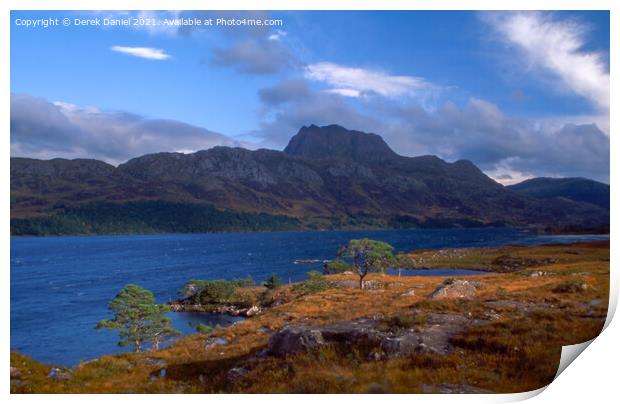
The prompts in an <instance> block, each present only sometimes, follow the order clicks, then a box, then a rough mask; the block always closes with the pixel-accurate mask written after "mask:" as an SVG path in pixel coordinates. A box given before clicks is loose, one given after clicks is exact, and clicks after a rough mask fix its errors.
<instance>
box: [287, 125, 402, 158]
mask: <svg viewBox="0 0 620 404" xmlns="http://www.w3.org/2000/svg"><path fill="white" fill-rule="evenodd" d="M284 152H285V153H287V154H290V155H292V156H300V157H305V158H307V159H325V158H330V159H341V160H352V161H357V162H361V163H364V164H367V163H369V162H370V163H378V162H381V161H389V160H394V159H396V158H398V155H397V154H396V153H394V152H393V151H392V149H390V146H388V145H387V143H385V141H384V140H383V138H381V136H379V135H375V134H372V133H364V132H359V131H355V130H347V129H345V128H343V127H342V126H338V125H329V126H324V127H318V126H316V125H310V126H309V127H306V126H304V127H302V128H301V130H300V131H299V133H297V134H296V135H295V136H293V138H292V139H291V140H290V142H289V144H288V146H286V148H285V149H284Z"/></svg>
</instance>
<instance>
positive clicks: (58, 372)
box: [47, 368, 72, 380]
mask: <svg viewBox="0 0 620 404" xmlns="http://www.w3.org/2000/svg"><path fill="white" fill-rule="evenodd" d="M47 377H49V378H51V379H55V380H66V379H70V378H71V377H72V375H71V373H70V372H69V371H67V370H63V369H60V368H52V369H51V370H50V372H49V373H48V374H47Z"/></svg>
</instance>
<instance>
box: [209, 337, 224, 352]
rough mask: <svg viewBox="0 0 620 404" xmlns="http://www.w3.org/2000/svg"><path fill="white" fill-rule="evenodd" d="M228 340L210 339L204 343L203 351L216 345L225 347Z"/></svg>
mask: <svg viewBox="0 0 620 404" xmlns="http://www.w3.org/2000/svg"><path fill="white" fill-rule="evenodd" d="M226 344H228V340H227V339H225V338H218V337H211V338H207V340H206V341H205V349H209V348H213V347H215V346H218V345H226Z"/></svg>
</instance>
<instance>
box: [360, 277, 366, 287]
mask: <svg viewBox="0 0 620 404" xmlns="http://www.w3.org/2000/svg"><path fill="white" fill-rule="evenodd" d="M365 277H366V274H364V275H360V289H362V290H363V289H364V278H365Z"/></svg>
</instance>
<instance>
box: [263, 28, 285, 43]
mask: <svg viewBox="0 0 620 404" xmlns="http://www.w3.org/2000/svg"><path fill="white" fill-rule="evenodd" d="M287 35H288V33H287V32H286V31H282V30H281V29H278V30H276V32H275V33H273V34H271V35H269V36H268V37H267V39H269V40H270V41H279V40H280V39H281V38H283V37H285V36H287Z"/></svg>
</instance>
